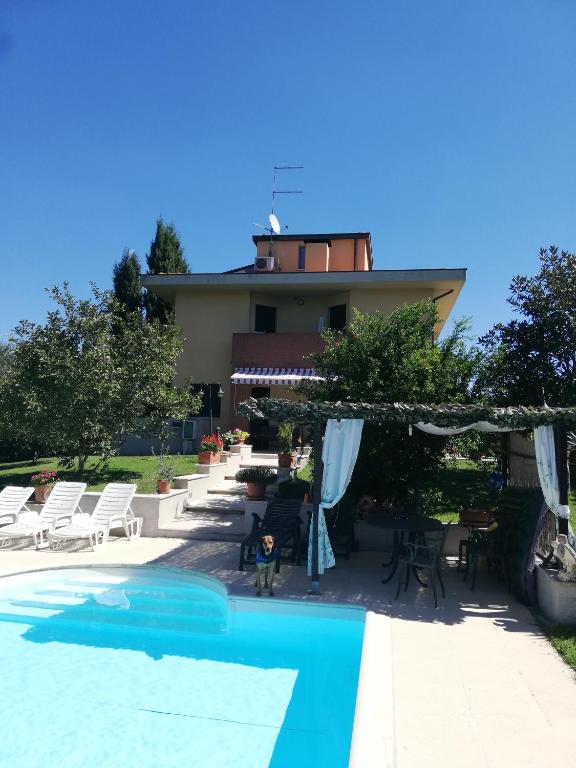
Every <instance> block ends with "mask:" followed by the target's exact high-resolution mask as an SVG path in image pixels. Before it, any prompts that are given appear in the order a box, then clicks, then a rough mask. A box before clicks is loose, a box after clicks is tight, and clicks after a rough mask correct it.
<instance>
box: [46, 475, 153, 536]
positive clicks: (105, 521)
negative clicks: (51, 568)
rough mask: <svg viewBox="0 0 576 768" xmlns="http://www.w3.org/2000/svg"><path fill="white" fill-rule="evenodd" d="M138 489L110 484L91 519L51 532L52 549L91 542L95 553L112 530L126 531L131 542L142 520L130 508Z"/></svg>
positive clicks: (81, 518) (84, 517) (79, 519)
mask: <svg viewBox="0 0 576 768" xmlns="http://www.w3.org/2000/svg"><path fill="white" fill-rule="evenodd" d="M135 493H136V485H133V484H130V483H108V485H107V486H106V487H105V488H104V490H103V491H102V493H101V495H100V498H99V499H98V502H97V503H96V506H95V508H94V511H93V512H92V514H91V515H88V514H82V515H76V516H75V517H74V519H73V520H72V522H71V523H70V524H69V525H65V526H63V527H62V528H57V529H54V530H52V531H49V532H48V541H49V544H50V548H51V549H59V548H60V547H61V546H62V545H63V544H64V543H65V542H66V541H70V540H71V539H88V542H89V544H90V546H91V547H92V549H95V548H96V547H97V546H99V545H100V544H105V543H106V542H107V541H108V535H109V533H110V529H111V528H120V527H122V528H124V531H125V533H126V536H127V537H128V538H129V539H136V538H138V537H139V536H140V531H141V529H142V518H141V517H134V513H133V512H132V509H131V507H130V504H131V502H132V498H133V496H134V494H135Z"/></svg>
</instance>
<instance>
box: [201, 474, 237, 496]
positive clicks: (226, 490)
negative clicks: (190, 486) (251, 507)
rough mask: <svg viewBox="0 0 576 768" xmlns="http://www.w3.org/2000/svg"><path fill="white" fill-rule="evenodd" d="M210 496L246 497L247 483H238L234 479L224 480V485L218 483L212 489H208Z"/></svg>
mask: <svg viewBox="0 0 576 768" xmlns="http://www.w3.org/2000/svg"><path fill="white" fill-rule="evenodd" d="M208 493H209V494H217V495H219V496H222V495H228V496H246V483H237V482H236V480H234V478H233V477H231V478H229V479H226V480H224V481H223V482H222V483H218V484H217V485H215V486H213V487H212V488H209V489H208Z"/></svg>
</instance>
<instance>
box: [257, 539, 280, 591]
mask: <svg viewBox="0 0 576 768" xmlns="http://www.w3.org/2000/svg"><path fill="white" fill-rule="evenodd" d="M277 558H278V550H277V549H276V546H275V545H274V536H270V535H266V536H262V539H261V540H260V541H259V542H258V544H257V546H256V584H255V585H254V586H255V587H256V596H257V597H260V595H261V594H262V574H264V588H265V589H268V594H269V595H270V597H273V596H274V591H273V589H272V587H273V585H274V572H275V570H276V560H277Z"/></svg>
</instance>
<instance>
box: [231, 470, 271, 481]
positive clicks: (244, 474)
mask: <svg viewBox="0 0 576 768" xmlns="http://www.w3.org/2000/svg"><path fill="white" fill-rule="evenodd" d="M235 477H236V482H237V483H261V484H262V485H272V483H275V482H276V472H274V470H273V469H270V467H244V469H239V470H238V472H236V476H235Z"/></svg>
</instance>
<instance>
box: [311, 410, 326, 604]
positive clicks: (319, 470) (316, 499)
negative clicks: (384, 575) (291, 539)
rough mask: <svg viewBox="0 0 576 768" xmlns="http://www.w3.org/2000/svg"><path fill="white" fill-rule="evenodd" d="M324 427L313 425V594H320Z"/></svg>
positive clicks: (319, 424) (320, 424)
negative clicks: (319, 550)
mask: <svg viewBox="0 0 576 768" xmlns="http://www.w3.org/2000/svg"><path fill="white" fill-rule="evenodd" d="M323 434H324V425H323V424H322V423H321V422H320V423H318V424H315V425H314V442H313V445H314V481H313V503H312V585H311V591H312V593H313V594H319V592H320V575H319V574H318V516H319V513H320V499H321V498H322V475H323V473H324V464H323V463H322V436H323Z"/></svg>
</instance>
